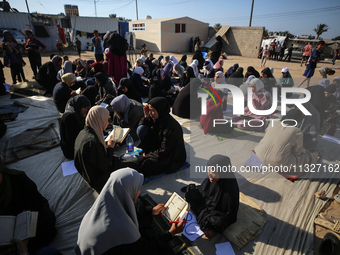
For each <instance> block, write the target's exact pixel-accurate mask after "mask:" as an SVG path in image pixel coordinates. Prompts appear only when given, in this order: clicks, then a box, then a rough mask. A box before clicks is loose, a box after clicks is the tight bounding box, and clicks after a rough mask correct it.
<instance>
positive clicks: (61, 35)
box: [57, 25, 66, 44]
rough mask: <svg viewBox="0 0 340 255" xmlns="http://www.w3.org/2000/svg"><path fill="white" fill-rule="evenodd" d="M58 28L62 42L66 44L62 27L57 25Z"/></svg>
mask: <svg viewBox="0 0 340 255" xmlns="http://www.w3.org/2000/svg"><path fill="white" fill-rule="evenodd" d="M57 27H58V34H59V37H60V40H61V41H62V42H63V43H64V44H66V38H65V33H64V29H63V28H61V27H60V25H57Z"/></svg>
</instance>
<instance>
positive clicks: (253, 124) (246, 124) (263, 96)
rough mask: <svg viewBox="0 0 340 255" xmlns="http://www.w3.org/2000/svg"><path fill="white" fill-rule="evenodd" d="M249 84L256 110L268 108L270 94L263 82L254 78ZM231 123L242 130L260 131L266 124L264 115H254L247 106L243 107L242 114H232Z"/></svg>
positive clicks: (270, 98)
mask: <svg viewBox="0 0 340 255" xmlns="http://www.w3.org/2000/svg"><path fill="white" fill-rule="evenodd" d="M249 86H250V87H251V88H252V90H253V94H252V103H253V107H254V108H255V109H256V110H268V109H269V108H270V107H271V105H272V96H271V94H270V93H269V92H268V91H267V90H265V89H264V84H263V82H262V81H261V80H260V79H258V78H254V79H252V80H251V81H250V83H249ZM232 120H233V124H237V127H238V128H240V129H244V130H255V131H261V130H263V128H264V127H265V126H266V125H265V120H266V116H265V115H256V114H255V113H252V112H251V111H250V109H249V106H246V108H244V116H234V117H233V118H232Z"/></svg>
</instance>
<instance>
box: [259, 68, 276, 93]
mask: <svg viewBox="0 0 340 255" xmlns="http://www.w3.org/2000/svg"><path fill="white" fill-rule="evenodd" d="M261 75H262V77H261V81H262V82H263V84H264V89H265V90H267V91H268V92H269V93H270V94H272V90H273V87H276V80H275V78H274V76H273V74H272V72H271V71H270V69H269V68H268V67H266V68H265V69H263V70H262V71H261Z"/></svg>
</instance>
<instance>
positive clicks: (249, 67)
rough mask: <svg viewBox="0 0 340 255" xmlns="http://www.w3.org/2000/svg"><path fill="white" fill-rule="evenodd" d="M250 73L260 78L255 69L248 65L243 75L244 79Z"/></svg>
mask: <svg viewBox="0 0 340 255" xmlns="http://www.w3.org/2000/svg"><path fill="white" fill-rule="evenodd" d="M250 75H254V76H255V77H256V78H260V74H259V72H258V71H256V69H255V68H254V67H252V66H248V68H247V72H246V74H245V75H244V79H245V80H247V79H248V77H249V76H250Z"/></svg>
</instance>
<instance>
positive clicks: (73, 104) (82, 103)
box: [65, 95, 91, 128]
mask: <svg viewBox="0 0 340 255" xmlns="http://www.w3.org/2000/svg"><path fill="white" fill-rule="evenodd" d="M67 106H68V108H67V109H66V111H65V113H67V112H69V113H72V114H73V115H74V116H75V118H76V120H77V122H78V124H79V127H81V128H83V127H84V125H85V118H84V117H83V116H81V114H80V111H81V109H82V108H84V107H88V108H90V107H91V102H90V101H89V100H88V99H87V97H86V96H83V95H76V96H74V97H71V98H70V100H68V103H67Z"/></svg>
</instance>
